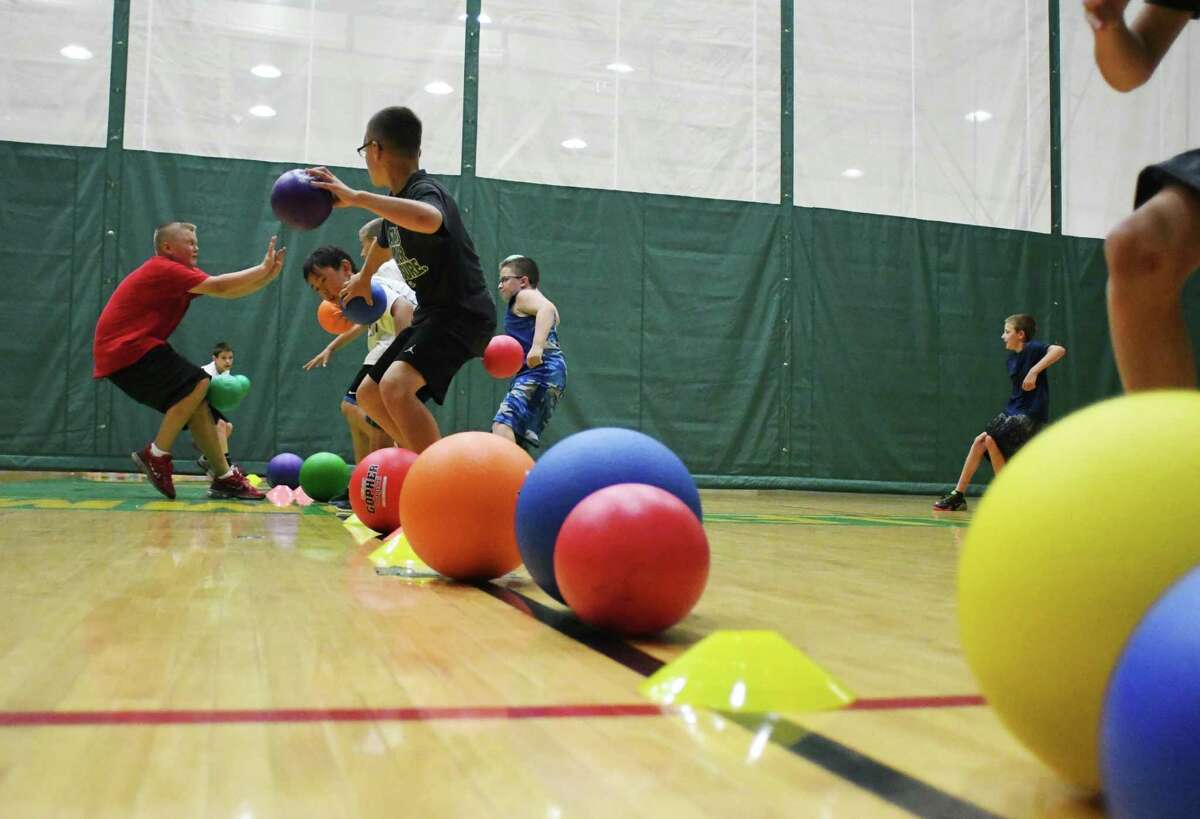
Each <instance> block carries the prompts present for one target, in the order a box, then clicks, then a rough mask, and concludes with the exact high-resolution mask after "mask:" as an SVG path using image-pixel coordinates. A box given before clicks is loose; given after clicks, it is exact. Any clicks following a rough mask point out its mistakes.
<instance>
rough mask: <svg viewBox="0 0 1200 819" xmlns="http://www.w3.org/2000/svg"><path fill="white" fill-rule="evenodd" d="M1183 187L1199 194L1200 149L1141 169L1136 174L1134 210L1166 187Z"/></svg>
mask: <svg viewBox="0 0 1200 819" xmlns="http://www.w3.org/2000/svg"><path fill="white" fill-rule="evenodd" d="M1173 184H1177V185H1183V186H1184V187H1187V188H1191V189H1192V190H1193V191H1195V192H1196V193H1198V194H1200V148H1198V149H1196V150H1192V151H1185V152H1184V153H1182V154H1180V155H1179V156H1174V157H1171V158H1170V159H1168V160H1167V161H1166V162H1159V163H1158V164H1157V165H1150V166H1149V167H1146V168H1143V169H1142V172H1141V173H1140V174H1138V180H1137V192H1136V193H1135V194H1134V197H1133V207H1134V209H1137V208H1140V207H1141V206H1142V205H1144V204H1145V203H1146V202H1147V201H1149V200H1150V199H1151V198H1152V197H1153V196H1154V195H1155V194H1156V193H1158V192H1159V191H1161V190H1162V189H1163V188H1164V187H1166V186H1167V185H1173Z"/></svg>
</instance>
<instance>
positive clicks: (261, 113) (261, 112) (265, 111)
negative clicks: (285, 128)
mask: <svg viewBox="0 0 1200 819" xmlns="http://www.w3.org/2000/svg"><path fill="white" fill-rule="evenodd" d="M250 113H251V114H253V115H254V116H256V117H273V116H275V109H274V108H272V107H271V106H269V105H256V106H254V107H253V108H251V109H250Z"/></svg>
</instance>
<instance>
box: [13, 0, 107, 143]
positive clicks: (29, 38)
mask: <svg viewBox="0 0 1200 819" xmlns="http://www.w3.org/2000/svg"><path fill="white" fill-rule="evenodd" d="M112 18H113V4H112V2H111V1H110V2H96V1H95V0H0V31H3V32H4V33H5V37H4V49H3V51H0V139H4V140H11V141H13V142H36V143H43V144H51V145H76V146H88V147H97V148H98V147H103V146H104V144H105V132H106V131H107V130H108V77H109V62H110V60H111V52H112ZM64 50H65V52H66V53H65V54H64V53H63V52H64Z"/></svg>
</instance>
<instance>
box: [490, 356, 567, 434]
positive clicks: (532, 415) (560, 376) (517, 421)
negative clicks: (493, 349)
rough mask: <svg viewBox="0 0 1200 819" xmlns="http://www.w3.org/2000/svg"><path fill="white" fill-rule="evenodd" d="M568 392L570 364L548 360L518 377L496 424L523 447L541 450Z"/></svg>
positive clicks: (515, 378) (509, 387)
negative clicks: (556, 409)
mask: <svg viewBox="0 0 1200 819" xmlns="http://www.w3.org/2000/svg"><path fill="white" fill-rule="evenodd" d="M566 389H567V362H566V360H565V359H563V358H561V357H555V358H550V359H546V360H545V361H543V362H542V363H541V364H540V365H539V366H537V367H535V368H534V369H532V370H525V371H524V372H520V373H517V375H516V377H514V378H513V380H512V383H510V384H509V385H508V395H506V396H504V400H503V401H501V402H500V409H498V410H496V417H495V418H493V419H492V423H494V424H504V425H505V426H506V427H511V428H512V431H513V436H514V437H515V438H516V439H517V443H518V444H520V445H521V446H523V447H530V446H541V435H542V432H543V431H545V429H546V424H547V423H548V422H549V421H550V416H551V415H553V414H554V408H555V407H556V406H558V399H559V398H562V394H563V393H564V392H565V391H566Z"/></svg>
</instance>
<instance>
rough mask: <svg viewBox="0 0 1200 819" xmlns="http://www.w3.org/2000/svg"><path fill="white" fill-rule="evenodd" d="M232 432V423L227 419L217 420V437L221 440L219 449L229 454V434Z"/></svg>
mask: <svg viewBox="0 0 1200 819" xmlns="http://www.w3.org/2000/svg"><path fill="white" fill-rule="evenodd" d="M232 434H233V424H231V423H229V422H228V421H217V438H218V439H219V440H220V442H221V451H222V452H224V453H225V454H226V455H228V454H229V436H230V435H232Z"/></svg>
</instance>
